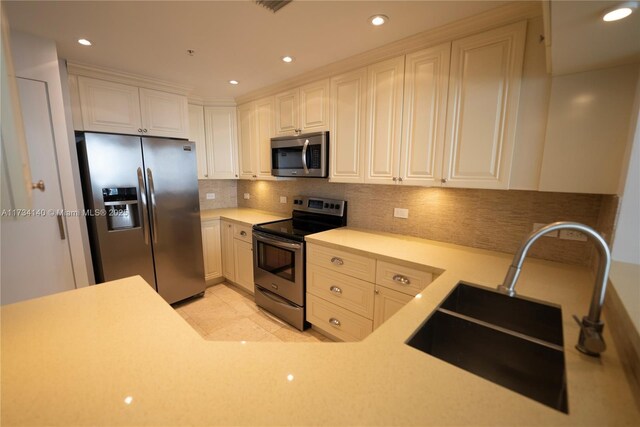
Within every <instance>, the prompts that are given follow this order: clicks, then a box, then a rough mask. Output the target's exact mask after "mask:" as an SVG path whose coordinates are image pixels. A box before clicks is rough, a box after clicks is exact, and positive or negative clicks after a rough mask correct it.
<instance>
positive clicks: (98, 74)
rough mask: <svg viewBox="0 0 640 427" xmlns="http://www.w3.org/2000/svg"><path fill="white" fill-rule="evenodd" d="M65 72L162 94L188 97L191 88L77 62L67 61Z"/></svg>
mask: <svg viewBox="0 0 640 427" xmlns="http://www.w3.org/2000/svg"><path fill="white" fill-rule="evenodd" d="M67 71H68V72H69V74H75V75H77V76H85V77H91V78H94V79H101V80H108V81H111V82H116V83H122V84H127V85H131V86H137V87H142V88H146V89H155V90H161V91H163V92H170V93H176V94H179V95H188V94H189V93H190V92H191V91H192V90H193V88H192V87H189V86H185V85H181V84H178V83H172V82H167V81H164V80H160V79H154V78H153V77H148V76H142V75H139V74H133V73H127V72H124V71H118V70H114V69H111V68H104V67H98V66H95V65H89V64H82V63H79V62H72V61H67Z"/></svg>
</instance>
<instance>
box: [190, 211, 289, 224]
mask: <svg viewBox="0 0 640 427" xmlns="http://www.w3.org/2000/svg"><path fill="white" fill-rule="evenodd" d="M288 218H291V215H287V214H279V213H274V212H267V211H261V210H258V209H250V208H221V209H207V210H203V211H200V219H201V220H202V221H206V220H210V219H224V220H228V221H231V222H236V223H239V224H250V225H253V224H260V223H263V222H271V221H278V220H281V219H288Z"/></svg>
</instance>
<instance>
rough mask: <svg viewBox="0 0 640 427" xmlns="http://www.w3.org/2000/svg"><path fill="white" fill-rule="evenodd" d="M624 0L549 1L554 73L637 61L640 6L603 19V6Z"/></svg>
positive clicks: (606, 7)
mask: <svg viewBox="0 0 640 427" xmlns="http://www.w3.org/2000/svg"><path fill="white" fill-rule="evenodd" d="M623 2H624V1H566V0H563V1H558V0H552V1H551V62H552V64H553V66H552V73H553V74H554V75H559V74H568V73H575V72H580V71H586V70H590V69H597V68H605V67H610V66H614V65H621V64H629V63H634V62H640V9H636V11H635V12H634V13H633V14H631V16H629V17H628V18H625V19H623V20H621V21H616V22H604V21H603V20H602V15H603V12H604V11H605V10H607V9H608V8H611V7H612V6H615V5H618V4H620V3H623Z"/></svg>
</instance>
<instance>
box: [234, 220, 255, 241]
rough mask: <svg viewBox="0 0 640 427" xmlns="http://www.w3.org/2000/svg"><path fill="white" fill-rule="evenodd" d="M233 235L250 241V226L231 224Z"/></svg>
mask: <svg viewBox="0 0 640 427" xmlns="http://www.w3.org/2000/svg"><path fill="white" fill-rule="evenodd" d="M233 237H235V238H236V239H240V240H242V241H245V242H247V243H252V240H251V227H248V226H246V225H240V224H233Z"/></svg>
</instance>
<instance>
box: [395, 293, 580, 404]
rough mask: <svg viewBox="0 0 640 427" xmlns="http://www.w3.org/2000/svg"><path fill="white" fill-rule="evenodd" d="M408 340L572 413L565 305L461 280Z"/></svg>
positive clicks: (438, 355) (465, 367) (416, 345)
mask: <svg viewBox="0 0 640 427" xmlns="http://www.w3.org/2000/svg"><path fill="white" fill-rule="evenodd" d="M491 294H495V295H491ZM501 297H504V298H506V300H505V299H504V298H501ZM510 303H513V305H511V304H510ZM445 306H446V307H445ZM510 316H513V317H510ZM527 316H533V318H532V319H527ZM537 323H542V326H540V325H538V324H537ZM407 344H408V345H410V346H411V347H414V348H416V349H418V350H420V351H423V352H425V353H428V354H430V355H432V356H434V357H437V358H438V359H441V360H443V361H445V362H447V363H450V364H452V365H454V366H457V367H458V368H461V369H464V370H466V371H468V372H471V373H473V374H475V375H478V376H480V377H482V378H485V379H487V380H489V381H492V382H494V383H496V384H498V385H501V386H503V387H506V388H508V389H510V390H512V391H515V392H517V393H519V394H521V395H524V396H527V397H529V398H531V399H534V400H536V401H538V402H540V403H542V404H545V405H547V406H550V407H552V408H554V409H556V410H558V411H561V412H564V413H568V412H569V410H568V403H567V387H566V374H565V362H564V350H563V347H562V316H561V312H560V308H559V307H555V306H549V305H546V304H541V303H536V302H533V301H530V300H526V299H522V298H518V297H515V298H512V297H509V296H506V295H502V294H499V293H497V292H494V291H492V290H490V289H483V288H481V287H476V286H472V285H469V284H466V283H459V284H458V285H457V287H456V288H455V289H454V290H453V291H452V293H451V294H450V295H449V296H448V297H447V298H446V299H445V300H444V301H443V303H442V304H441V305H440V307H439V308H438V309H437V310H436V311H435V312H434V313H433V314H432V315H431V316H430V317H429V318H428V319H427V320H426V322H425V323H423V324H422V326H420V328H419V329H418V330H417V331H416V332H415V333H414V335H413V336H412V337H411V338H410V339H409V340H408V341H407Z"/></svg>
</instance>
